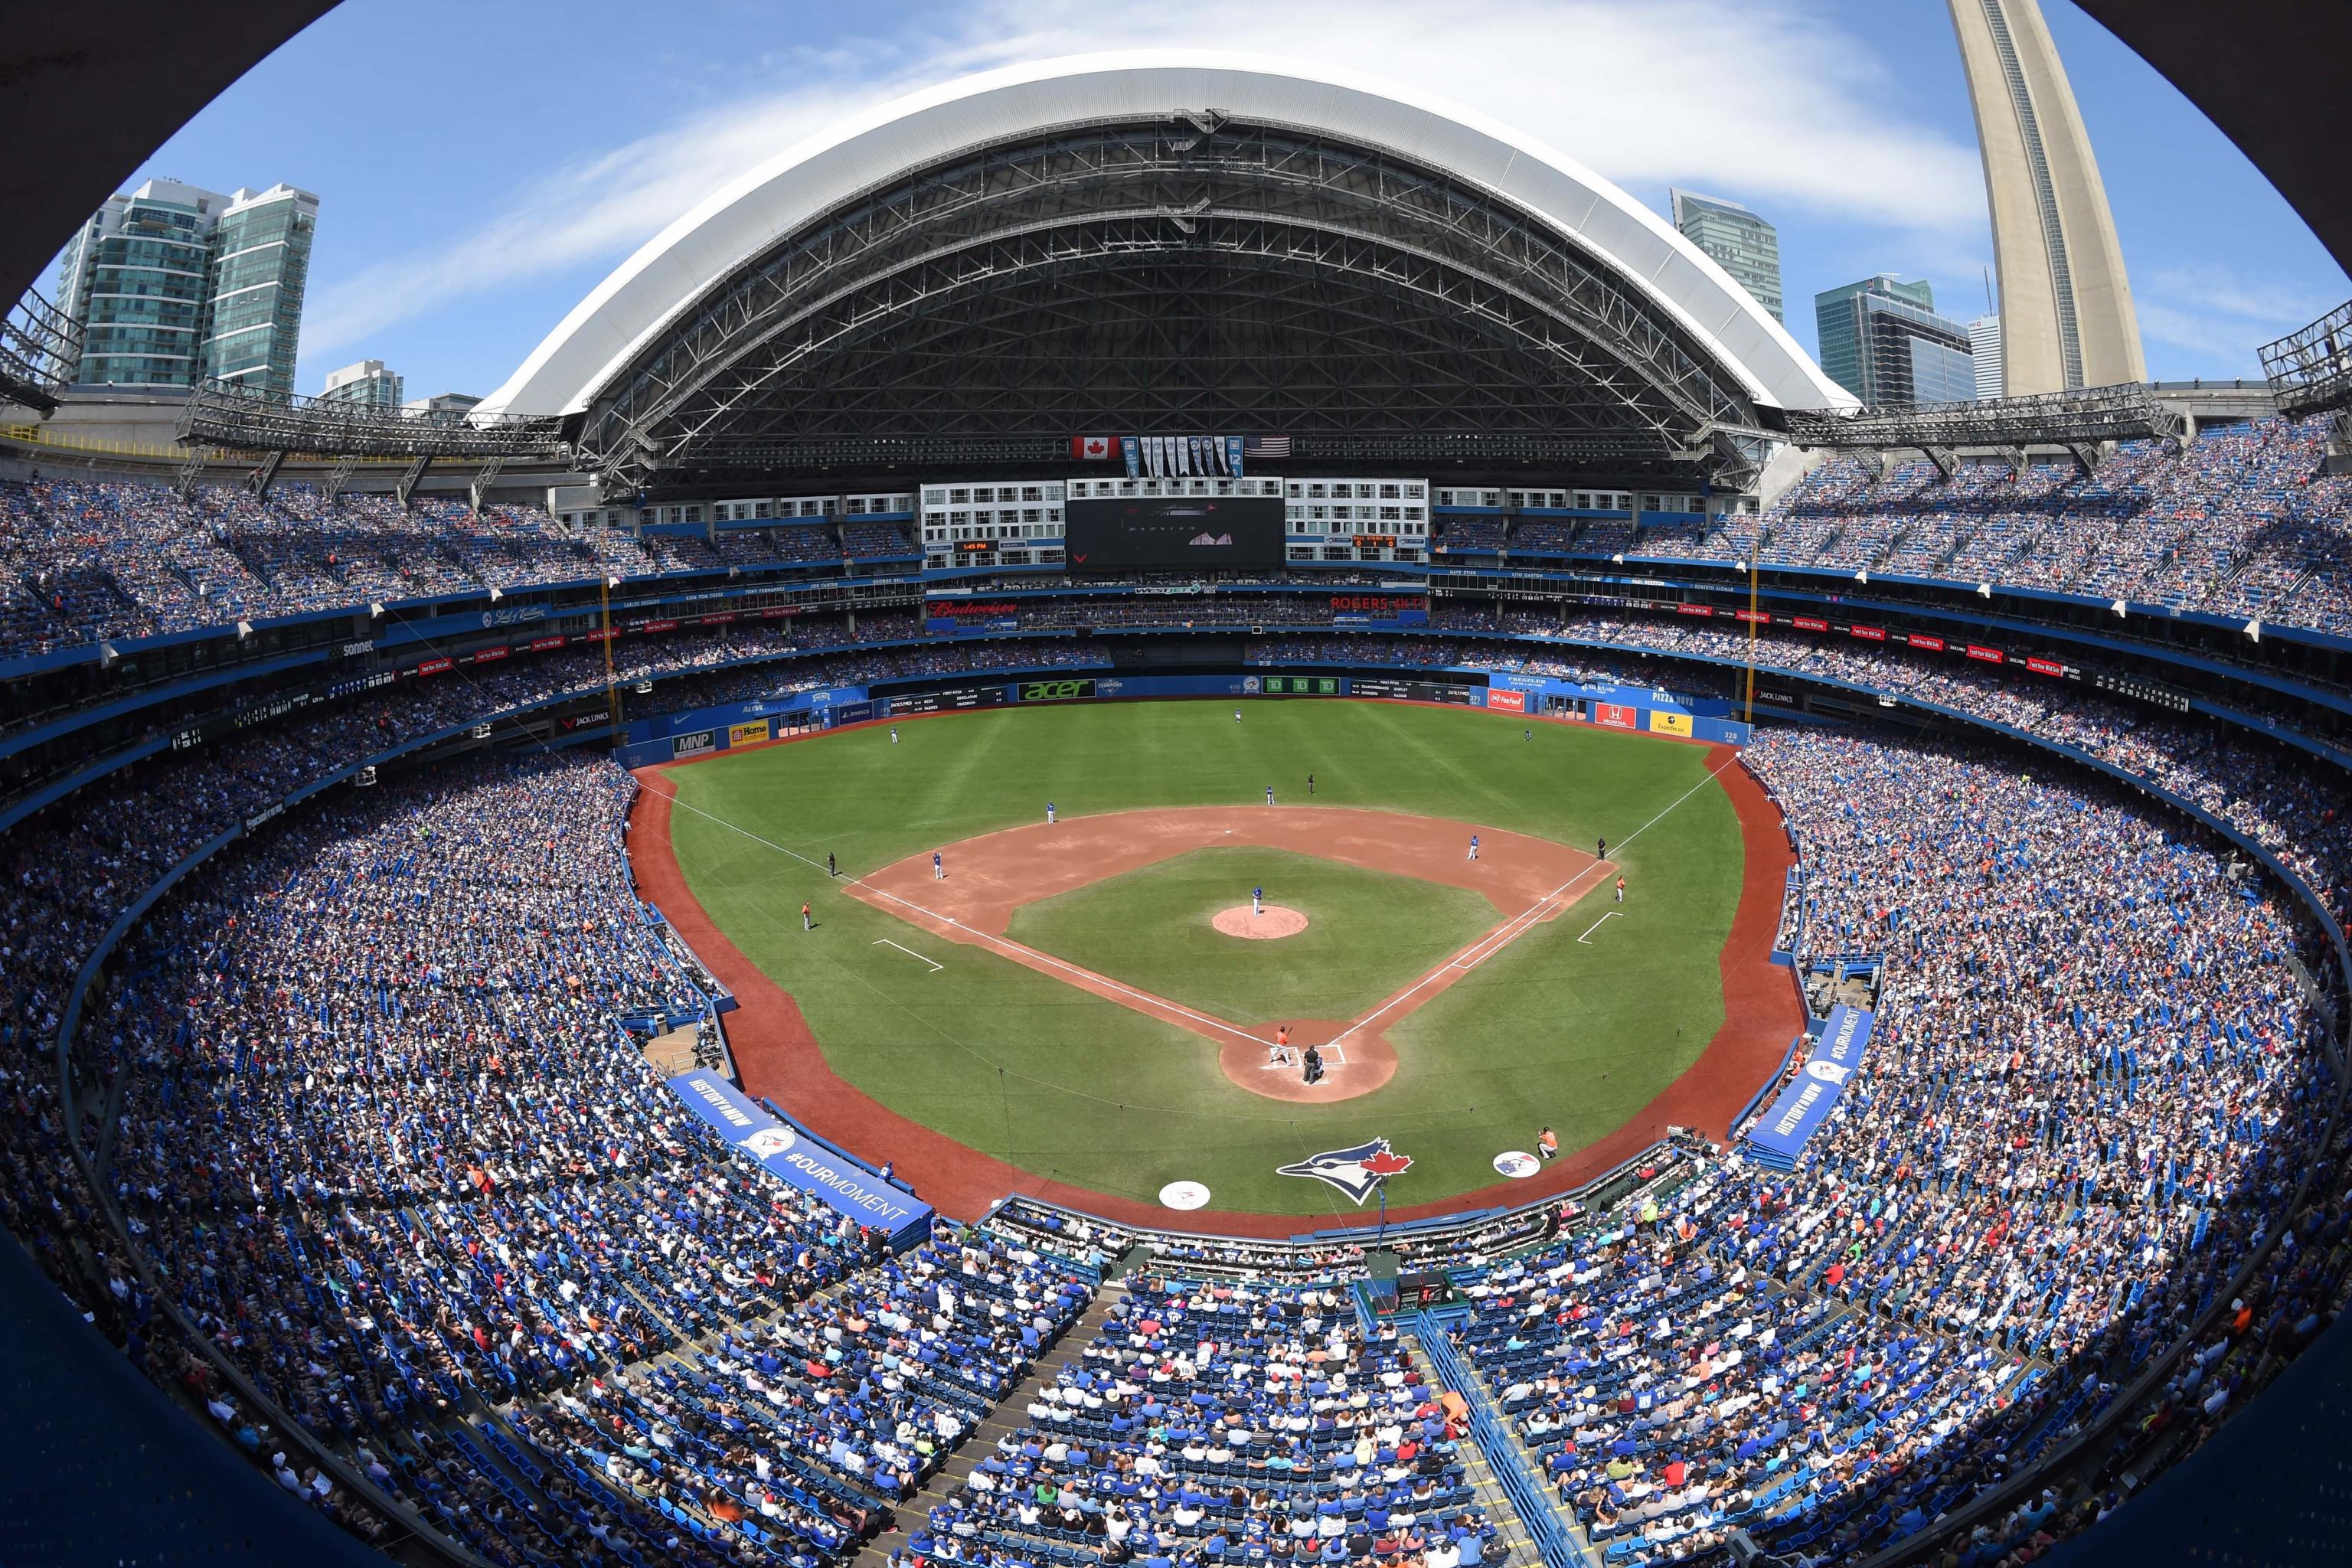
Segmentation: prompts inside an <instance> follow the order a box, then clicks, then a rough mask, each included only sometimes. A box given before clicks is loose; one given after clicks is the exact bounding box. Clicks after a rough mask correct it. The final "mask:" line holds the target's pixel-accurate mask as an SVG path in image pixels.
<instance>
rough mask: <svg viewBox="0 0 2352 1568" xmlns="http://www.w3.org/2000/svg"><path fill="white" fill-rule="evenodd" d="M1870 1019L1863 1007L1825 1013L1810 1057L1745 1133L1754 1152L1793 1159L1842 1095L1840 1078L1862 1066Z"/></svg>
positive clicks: (1842, 1087) (1842, 1086) (1837, 1009)
mask: <svg viewBox="0 0 2352 1568" xmlns="http://www.w3.org/2000/svg"><path fill="white" fill-rule="evenodd" d="M1873 1022H1874V1020H1873V1018H1872V1015H1871V1011H1870V1009H1869V1008H1867V1007H1848V1006H1845V1005H1843V1004H1841V1005H1838V1006H1835V1007H1832V1008H1831V1009H1830V1016H1829V1022H1828V1023H1826V1024H1824V1025H1823V1026H1822V1033H1821V1037H1820V1038H1819V1039H1817V1040H1815V1041H1814V1042H1813V1050H1812V1054H1811V1056H1809V1057H1807V1058H1805V1065H1804V1066H1803V1067H1802V1068H1799V1069H1798V1070H1797V1076H1796V1078H1795V1079H1792V1080H1790V1084H1789V1087H1788V1088H1786V1089H1782V1090H1781V1091H1780V1099H1778V1100H1774V1101H1773V1102H1772V1109H1771V1110H1768V1111H1766V1112H1765V1113H1764V1120H1763V1121H1759V1122H1758V1123H1757V1124H1756V1129H1755V1131H1752V1132H1750V1133H1748V1142H1750V1143H1752V1144H1754V1145H1755V1146H1756V1147H1757V1148H1759V1149H1761V1150H1764V1151H1766V1152H1769V1153H1774V1154H1778V1155H1780V1156H1781V1157H1782V1158H1783V1159H1787V1160H1794V1159H1795V1158H1796V1157H1797V1155H1798V1153H1799V1152H1801V1150H1802V1149H1803V1148H1804V1146H1805V1140H1806V1139H1808V1138H1811V1136H1812V1135H1813V1133H1814V1132H1815V1131H1817V1130H1818V1129H1819V1128H1820V1127H1821V1124H1822V1122H1823V1121H1827V1120H1829V1114H1830V1112H1831V1111H1832V1110H1835V1109H1836V1108H1837V1102H1838V1100H1839V1097H1840V1096H1842V1095H1843V1094H1844V1093H1845V1086H1846V1080H1848V1079H1851V1078H1853V1074H1854V1069H1855V1068H1859V1067H1860V1066H1861V1065H1862V1053H1863V1049H1864V1047H1866V1046H1868V1045H1869V1044H1870V1031H1871V1026H1872V1024H1873Z"/></svg>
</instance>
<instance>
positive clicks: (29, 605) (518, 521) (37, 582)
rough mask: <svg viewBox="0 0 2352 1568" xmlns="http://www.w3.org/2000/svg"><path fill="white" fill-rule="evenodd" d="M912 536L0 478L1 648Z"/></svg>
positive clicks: (899, 547)
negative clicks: (660, 524)
mask: <svg viewBox="0 0 2352 1568" xmlns="http://www.w3.org/2000/svg"><path fill="white" fill-rule="evenodd" d="M918 553H919V552H917V550H916V549H915V547H914V544H913V543H912V542H911V541H910V540H909V539H908V535H907V532H906V530H905V529H903V528H902V527H900V526H898V524H896V523H887V522H874V521H843V522H840V523H839V524H837V525H835V524H833V523H824V522H819V523H809V524H803V525H796V526H793V527H776V528H762V529H744V530H730V531H725V532H722V533H718V534H715V535H704V534H699V533H677V532H656V531H647V532H646V533H644V534H643V535H642V536H640V535H638V534H637V533H636V532H635V531H630V530H625V529H623V528H620V527H618V526H614V525H611V524H606V523H601V522H600V523H598V524H595V525H593V526H582V527H576V528H573V529H570V530H567V529H566V528H565V526H564V525H563V524H562V523H560V522H559V521H557V520H556V519H555V518H553V517H552V516H551V515H549V514H548V513H547V512H546V511H544V510H539V509H537V508H535V507H530V506H522V505H515V504H511V503H503V502H500V503H490V504H486V505H484V506H483V507H482V508H480V509H479V510H475V509H474V508H473V507H472V506H470V505H469V504H468V503H467V502H466V501H464V500H457V499H454V498H451V497H446V496H436V495H433V494H430V493H424V494H419V495H417V496H416V497H415V498H414V499H413V501H412V504H411V505H409V506H406V507H403V506H402V505H400V504H399V502H398V501H397V500H394V498H393V497H391V496H388V495H380V494H369V493H361V492H345V493H344V494H341V495H340V496H338V497H336V498H335V499H334V500H328V499H327V498H326V496H325V495H324V494H322V493H321V492H320V490H318V489H314V488H312V487H310V486H307V485H296V484H289V485H283V486H280V487H278V488H277V489H274V490H272V491H271V493H270V496H269V499H268V500H267V501H266V502H265V501H261V500H256V499H254V497H253V496H252V494H251V493H250V492H249V491H247V490H246V489H242V488H239V487H236V486H229V485H206V486H199V487H197V488H196V489H194V491H193V492H192V493H191V494H190V495H189V496H188V497H187V498H186V499H182V497H181V496H180V495H179V494H178V493H177V492H176V491H174V490H173V489H170V488H168V487H165V486H163V485H154V484H142V483H138V482H134V481H130V480H119V479H89V480H84V479H35V480H30V481H10V482H0V659H5V658H22V657H25V656H26V655H31V654H40V653H47V652H49V651H52V650H54V649H57V648H60V647H72V646H75V645H78V644H86V643H89V642H92V641H96V640H98V639H100V638H105V639H110V640H113V639H131V638H138V637H156V636H161V635H163V634H165V633H171V632H184V631H193V630H197V629H200V628H205V627H215V626H218V627H226V626H233V625H235V624H236V622H238V621H261V620H266V619H268V618H270V617H273V616H295V615H302V614H306V613H310V612H313V611H320V610H335V609H346V608H348V609H360V608H364V607H365V606H366V605H369V604H371V603H378V604H385V605H394V604H406V603H411V602H415V601H420V600H427V599H434V598H438V597H443V596H446V595H459V594H467V595H471V594H479V593H481V592H483V591H484V590H486V589H491V588H496V589H499V591H501V592H505V591H509V590H512V589H515V588H520V587H523V586H526V585H536V586H553V585H558V584H577V583H593V582H594V581H595V580H596V578H598V577H599V576H600V575H608V574H612V575H619V576H624V577H636V576H645V575H649V574H659V573H679V572H724V571H726V570H728V569H730V568H734V569H737V570H740V569H743V568H746V567H761V566H771V565H801V564H808V563H815V562H839V561H848V560H881V559H903V558H908V557H912V556H915V555H917V554H918Z"/></svg>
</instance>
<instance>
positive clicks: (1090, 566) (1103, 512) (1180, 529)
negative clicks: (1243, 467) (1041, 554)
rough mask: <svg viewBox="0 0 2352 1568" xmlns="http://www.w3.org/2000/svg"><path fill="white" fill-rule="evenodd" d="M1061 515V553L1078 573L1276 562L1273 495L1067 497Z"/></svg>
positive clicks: (1278, 534)
mask: <svg viewBox="0 0 2352 1568" xmlns="http://www.w3.org/2000/svg"><path fill="white" fill-rule="evenodd" d="M1063 521H1064V523H1065V525H1066V529H1067V542H1066V547H1065V553H1066V556H1067V558H1068V560H1069V563H1070V567H1071V569H1072V570H1073V571H1077V572H1134V571H1147V572H1148V571H1152V570H1155V569H1160V568H1168V567H1173V568H1178V569H1181V570H1192V569H1198V570H1201V571H1216V572H1234V571H1248V570H1251V569H1253V568H1259V567H1273V566H1279V565H1281V564H1282V498H1281V497H1280V496H1120V497H1118V498H1117V499H1116V500H1073V501H1071V502H1070V503H1069V504H1068V506H1067V507H1066V509H1065V510H1064V512H1063Z"/></svg>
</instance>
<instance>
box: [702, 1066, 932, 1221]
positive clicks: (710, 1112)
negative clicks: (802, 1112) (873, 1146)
mask: <svg viewBox="0 0 2352 1568" xmlns="http://www.w3.org/2000/svg"><path fill="white" fill-rule="evenodd" d="M668 1087H669V1091H670V1092H671V1093H672V1094H674V1095H676V1096H677V1097H678V1099H679V1100H683V1101H685V1103H686V1108H687V1109H688V1110H691V1111H693V1112H694V1113H695V1115H697V1116H698V1117H700V1118H701V1119H702V1120H703V1121H707V1122H709V1124H710V1125H711V1126H713V1127H715V1128H717V1129H718V1130H719V1136H720V1137H721V1138H724V1139H726V1140H727V1142H730V1143H732V1144H734V1145H735V1146H736V1147H737V1148H739V1149H740V1150H742V1151H743V1152H745V1153H746V1154H749V1155H750V1156H751V1158H752V1159H754V1160H757V1161H758V1162H759V1163H761V1166H763V1167H764V1168H766V1169H767V1170H768V1171H769V1172H771V1173H773V1174H774V1175H776V1176H778V1177H779V1178H781V1179H782V1181H784V1182H785V1183H786V1184H789V1185H791V1186H794V1187H797V1188H799V1189H800V1190H801V1191H802V1192H804V1193H806V1194H809V1195H810V1196H812V1197H814V1198H817V1199H819V1200H820V1201H822V1202H823V1203H824V1204H825V1205H827V1206H828V1207H830V1208H832V1209H834V1210H835V1212H837V1213H840V1214H845V1215H848V1216H849V1217H850V1218H852V1219H854V1220H856V1222H857V1223H858V1224H860V1225H862V1226H870V1227H872V1228H873V1229H876V1230H878V1231H881V1232H882V1233H883V1234H884V1235H886V1236H887V1237H890V1238H891V1239H892V1241H893V1242H896V1241H898V1238H900V1237H904V1236H907V1235H908V1233H909V1232H913V1233H915V1234H916V1236H917V1237H921V1236H924V1235H928V1234H929V1231H928V1229H927V1228H919V1227H928V1226H929V1224H930V1219H931V1209H930V1205H929V1204H926V1203H924V1202H923V1201H922V1200H921V1199H919V1198H918V1197H916V1196H914V1195H913V1194H910V1193H907V1192H903V1191H901V1190H899V1189H898V1188H897V1187H894V1186H892V1185H890V1184H888V1183H887V1182H885V1181H883V1180H882V1179H881V1178H880V1177H879V1176H875V1175H870V1174H868V1173H866V1171H865V1170H863V1169H862V1168H860V1167H858V1166H856V1165H853V1164H851V1163H849V1162H848V1161H846V1160H844V1159H842V1158H840V1157H839V1156H838V1155H836V1154H835V1153H834V1152H832V1151H831V1150H829V1149H827V1148H825V1147H824V1145H822V1144H820V1143H818V1142H815V1141H814V1140H813V1139H810V1138H808V1137H805V1136H803V1134H802V1132H801V1131H800V1129H799V1128H797V1127H794V1126H793V1125H792V1124H791V1123H790V1122H788V1121H777V1120H776V1119H775V1118H774V1117H772V1116H771V1115H769V1114H768V1113H767V1111H766V1110H762V1109H761V1107H760V1106H758V1105H755V1104H753V1103H752V1102H751V1100H747V1099H745V1098H744V1097H743V1094H742V1092H741V1091H740V1090H739V1089H736V1087H735V1086H734V1085H733V1084H731V1083H729V1082H728V1081H727V1080H726V1079H723V1078H720V1077H719V1075H718V1074H717V1073H711V1072H689V1073H680V1074H679V1075H678V1076H677V1077H676V1078H674V1079H669V1080H668Z"/></svg>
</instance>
